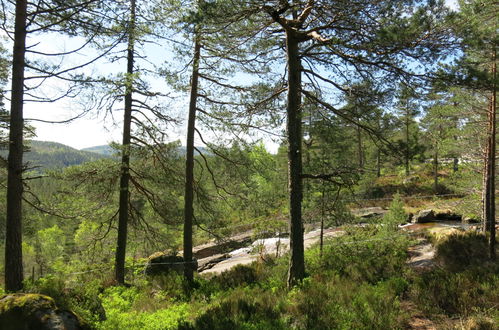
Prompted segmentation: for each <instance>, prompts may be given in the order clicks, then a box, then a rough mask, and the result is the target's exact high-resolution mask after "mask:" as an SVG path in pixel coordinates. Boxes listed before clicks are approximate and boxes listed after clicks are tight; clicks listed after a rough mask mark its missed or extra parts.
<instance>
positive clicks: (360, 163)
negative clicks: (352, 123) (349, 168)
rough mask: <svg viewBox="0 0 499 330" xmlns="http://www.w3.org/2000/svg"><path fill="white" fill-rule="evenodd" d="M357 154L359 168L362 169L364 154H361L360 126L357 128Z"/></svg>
mask: <svg viewBox="0 0 499 330" xmlns="http://www.w3.org/2000/svg"><path fill="white" fill-rule="evenodd" d="M357 152H358V156H359V168H363V167H364V154H363V152H362V132H361V128H360V126H357Z"/></svg>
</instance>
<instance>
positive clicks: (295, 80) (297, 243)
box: [286, 31, 305, 287]
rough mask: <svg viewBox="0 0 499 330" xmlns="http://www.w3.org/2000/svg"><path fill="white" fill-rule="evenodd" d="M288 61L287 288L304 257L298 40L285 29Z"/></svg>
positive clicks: (299, 277) (302, 265)
mask: <svg viewBox="0 0 499 330" xmlns="http://www.w3.org/2000/svg"><path fill="white" fill-rule="evenodd" d="M286 52H287V62H288V97H287V98H288V105H287V119H288V121H287V133H288V167H289V170H288V173H289V174H288V175H289V213H290V220H289V227H290V251H291V258H290V263H289V273H288V287H292V286H294V285H295V284H297V283H298V282H300V281H301V280H302V279H303V278H304V277H305V256H304V246H303V223H302V213H301V204H302V195H303V187H302V177H301V175H302V130H301V124H302V123H301V60H300V56H299V41H298V40H297V39H296V38H295V37H294V36H293V32H292V31H286Z"/></svg>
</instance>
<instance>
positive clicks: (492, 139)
mask: <svg viewBox="0 0 499 330" xmlns="http://www.w3.org/2000/svg"><path fill="white" fill-rule="evenodd" d="M496 77H497V64H496V52H495V50H494V56H493V64H492V79H493V89H492V97H491V100H490V113H489V117H490V120H489V126H490V134H489V135H490V136H489V144H490V147H489V173H488V176H487V180H488V181H489V182H488V189H489V194H488V195H489V196H488V197H489V203H488V204H489V212H488V213H489V219H487V220H488V223H489V232H490V235H489V257H490V259H492V260H495V259H496V248H495V245H496V195H495V193H496V184H495V173H496V103H497V100H496V96H497V95H496Z"/></svg>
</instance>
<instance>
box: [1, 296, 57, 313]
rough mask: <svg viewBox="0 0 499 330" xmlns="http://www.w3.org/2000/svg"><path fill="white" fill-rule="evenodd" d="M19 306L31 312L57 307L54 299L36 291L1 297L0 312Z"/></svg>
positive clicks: (26, 311) (25, 311)
mask: <svg viewBox="0 0 499 330" xmlns="http://www.w3.org/2000/svg"><path fill="white" fill-rule="evenodd" d="M13 308H19V309H21V310H22V311H24V313H26V314H29V313H32V312H33V311H35V310H40V309H56V305H55V302H54V299H52V298H50V297H49V296H45V295H42V294H36V293H13V294H6V295H4V296H2V297H1V298H0V314H3V313H5V312H8V311H9V310H11V309H13Z"/></svg>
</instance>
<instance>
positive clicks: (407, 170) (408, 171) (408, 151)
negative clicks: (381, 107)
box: [405, 105, 410, 176]
mask: <svg viewBox="0 0 499 330" xmlns="http://www.w3.org/2000/svg"><path fill="white" fill-rule="evenodd" d="M409 125H410V123H409V105H407V113H406V117H405V144H406V146H405V176H409V173H410V169H409V158H410V150H409Z"/></svg>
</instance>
